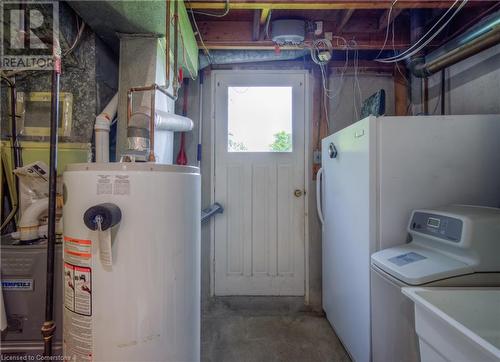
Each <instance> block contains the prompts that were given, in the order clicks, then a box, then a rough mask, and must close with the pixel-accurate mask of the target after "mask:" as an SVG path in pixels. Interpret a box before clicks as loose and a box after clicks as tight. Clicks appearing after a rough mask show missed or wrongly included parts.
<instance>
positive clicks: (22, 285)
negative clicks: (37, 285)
mask: <svg viewBox="0 0 500 362" xmlns="http://www.w3.org/2000/svg"><path fill="white" fill-rule="evenodd" d="M2 290H17V291H32V290H33V279H3V280H2Z"/></svg>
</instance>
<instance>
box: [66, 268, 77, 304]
mask: <svg viewBox="0 0 500 362" xmlns="http://www.w3.org/2000/svg"><path fill="white" fill-rule="evenodd" d="M64 306H65V307H66V308H68V309H69V310H71V311H74V310H75V266H74V265H71V264H68V263H64Z"/></svg>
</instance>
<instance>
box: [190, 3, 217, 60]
mask: <svg viewBox="0 0 500 362" xmlns="http://www.w3.org/2000/svg"><path fill="white" fill-rule="evenodd" d="M189 13H190V14H191V19H192V20H193V25H194V28H195V29H196V34H197V35H198V38H199V39H200V43H201V46H202V48H203V50H204V51H205V54H206V55H207V58H208V62H209V63H210V64H213V58H212V55H211V54H210V51H209V50H208V48H207V46H206V45H205V42H204V41H203V37H202V36H201V32H200V28H198V23H197V22H196V19H195V16H194V13H193V9H190V10H189Z"/></svg>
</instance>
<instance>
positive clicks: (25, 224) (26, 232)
mask: <svg viewBox="0 0 500 362" xmlns="http://www.w3.org/2000/svg"><path fill="white" fill-rule="evenodd" d="M48 208H49V199H48V198H46V197H44V198H43V199H38V200H36V201H35V202H34V203H32V204H31V205H30V206H28V207H27V208H26V210H24V212H23V214H22V216H21V219H20V220H19V228H18V230H19V239H20V240H22V241H30V240H35V239H38V225H39V222H38V220H39V219H40V217H41V216H42V215H43V214H44V213H46V212H47V209H48Z"/></svg>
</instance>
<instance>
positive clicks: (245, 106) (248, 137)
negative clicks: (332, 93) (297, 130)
mask: <svg viewBox="0 0 500 362" xmlns="http://www.w3.org/2000/svg"><path fill="white" fill-rule="evenodd" d="M227 107H228V109H227V115H228V135H227V150H228V152H292V139H293V137H292V87H228V105H227Z"/></svg>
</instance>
